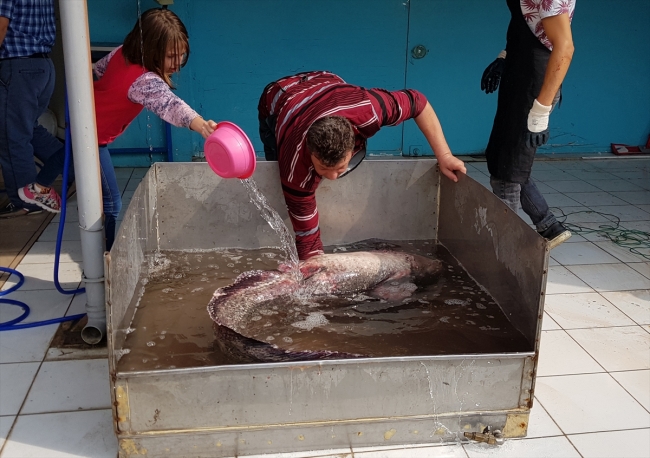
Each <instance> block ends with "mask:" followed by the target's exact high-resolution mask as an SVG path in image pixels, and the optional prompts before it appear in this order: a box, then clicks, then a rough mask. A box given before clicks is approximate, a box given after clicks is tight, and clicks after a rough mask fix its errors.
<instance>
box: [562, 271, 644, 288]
mask: <svg viewBox="0 0 650 458" xmlns="http://www.w3.org/2000/svg"><path fill="white" fill-rule="evenodd" d="M567 269H569V270H570V271H571V272H572V273H573V274H574V275H576V276H577V277H578V278H580V279H581V280H582V281H584V282H585V283H586V284H587V285H589V286H590V287H592V288H593V289H595V290H596V291H628V290H633V289H644V288H647V287H648V286H650V282H649V281H648V279H647V278H646V277H644V276H643V275H641V274H640V273H638V272H637V271H635V270H634V269H632V268H631V267H629V266H627V265H625V264H598V265H591V266H568V267H567Z"/></svg>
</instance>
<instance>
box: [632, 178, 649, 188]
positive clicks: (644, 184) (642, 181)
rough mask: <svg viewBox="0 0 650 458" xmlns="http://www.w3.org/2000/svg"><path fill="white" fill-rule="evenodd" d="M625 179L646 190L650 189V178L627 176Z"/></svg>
mask: <svg viewBox="0 0 650 458" xmlns="http://www.w3.org/2000/svg"><path fill="white" fill-rule="evenodd" d="M627 181H629V182H630V183H633V184H635V185H637V186H638V187H640V188H643V189H645V190H646V191H649V190H650V179H648V178H628V179H627Z"/></svg>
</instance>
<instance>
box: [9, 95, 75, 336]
mask: <svg viewBox="0 0 650 458" xmlns="http://www.w3.org/2000/svg"><path fill="white" fill-rule="evenodd" d="M71 143H72V140H71V136H70V115H69V113H68V97H67V94H66V97H65V160H64V162H63V185H62V189H61V219H60V221H59V231H58V232H57V235H56V249H55V251H54V285H55V286H56V289H57V290H58V291H59V292H60V293H61V294H78V293H83V292H85V291H86V289H85V288H79V289H74V290H64V289H63V288H62V287H61V284H60V283H59V258H60V255H61V241H62V240H63V229H64V227H65V214H66V206H67V200H68V169H69V168H70V151H71V147H70V145H71ZM0 271H2V272H7V273H9V274H13V275H16V276H17V277H18V278H19V280H18V284H16V285H14V286H12V287H11V288H9V289H8V290H6V291H0V297H2V296H6V295H7V294H9V293H12V292H13V291H16V290H17V289H18V288H20V287H21V286H22V285H23V283H25V277H24V275H23V274H21V273H20V272H18V271H17V270H14V269H10V268H9V267H0ZM0 304H8V305H14V306H17V307H21V308H22V309H23V314H22V315H20V316H19V317H18V318H14V319H12V320H9V321H5V322H2V323H0V331H12V330H16V329H27V328H36V327H39V326H47V325H49V324H55V323H62V322H64V321H73V320H78V319H79V318H82V317H84V316H85V315H86V314H85V313H81V314H78V315H70V316H62V317H59V318H52V319H51V320H43V321H35V322H33V323H26V324H18V323H20V322H21V321H23V320H24V319H25V318H27V317H28V316H29V313H30V309H29V306H28V305H27V304H25V303H24V302H21V301H16V300H13V299H1V298H0Z"/></svg>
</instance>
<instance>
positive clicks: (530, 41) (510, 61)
mask: <svg viewBox="0 0 650 458" xmlns="http://www.w3.org/2000/svg"><path fill="white" fill-rule="evenodd" d="M556 1H558V0H556ZM507 3H508V8H509V9H510V14H511V19H510V24H509V26H508V32H507V44H506V49H505V51H502V53H501V54H499V57H497V59H496V60H495V61H494V62H492V63H491V64H490V65H489V66H488V67H487V68H486V70H485V72H484V73H483V77H482V79H481V89H482V90H484V91H485V92H486V93H488V94H489V93H490V92H493V91H494V90H496V89H497V87H498V88H499V97H498V104H497V112H496V115H495V118H494V125H493V127H492V132H491V134H490V139H489V142H488V145H487V148H486V151H485V154H486V157H487V163H488V170H489V172H490V184H491V186H492V190H493V192H494V193H495V194H496V195H497V196H498V197H499V198H500V199H502V200H503V201H504V202H505V203H506V204H507V205H508V206H509V207H510V208H511V209H512V210H513V211H514V212H517V211H518V210H519V207H520V206H521V208H523V210H524V212H525V213H526V214H527V215H528V216H530V218H531V220H532V222H533V224H535V226H536V228H537V231H538V232H539V233H540V234H541V235H542V236H543V237H545V238H546V239H547V240H548V241H549V245H550V248H554V247H555V246H557V245H559V244H560V243H562V242H564V241H565V240H566V239H568V238H569V237H570V236H571V233H570V232H569V231H568V230H567V229H566V228H565V227H564V226H563V225H562V223H560V222H559V221H557V219H556V218H555V215H553V213H552V212H551V211H550V210H549V208H548V204H547V203H546V200H545V199H544V197H543V196H542V194H541V192H540V191H539V189H538V188H537V186H536V185H535V182H534V181H533V179H532V178H531V176H530V173H531V169H532V166H533V159H534V157H535V152H536V151H537V147H538V146H541V145H543V144H545V143H546V142H547V141H548V136H549V130H548V117H549V115H550V112H551V110H552V107H553V106H555V104H556V103H557V102H558V101H559V99H560V95H561V90H560V88H561V83H562V80H563V79H564V75H565V74H566V70H567V69H568V66H569V63H570V61H571V57H572V56H573V40H572V37H571V28H570V18H569V15H568V14H564V16H562V15H558V16H553V17H548V18H546V19H542V20H541V24H542V25H543V26H544V27H545V29H544V31H545V33H546V32H548V40H549V42H550V44H554V45H555V46H553V49H554V51H555V56H554V61H553V63H554V64H556V63H557V64H558V65H553V67H552V69H553V70H554V71H553V70H550V71H549V72H547V68H549V65H548V64H549V60H550V59H552V57H551V56H552V52H553V51H551V50H549V49H548V48H547V47H546V46H545V45H544V44H543V43H542V42H541V41H540V38H538V36H536V35H535V34H534V33H533V31H532V30H531V28H530V27H529V24H528V23H527V22H526V19H525V18H524V15H523V12H522V5H521V2H520V0H507ZM549 21H551V22H550V23H549ZM547 29H548V30H547ZM553 41H556V43H553ZM558 59H560V60H559V61H558ZM559 64H561V66H560V65H559ZM558 69H560V70H561V71H558ZM547 73H548V74H547ZM545 86H546V87H545ZM549 90H551V91H553V92H552V93H551V96H550V97H551V100H548V101H546V103H547V104H548V105H543V104H542V103H540V101H539V100H538V99H541V98H542V95H543V94H545V95H546V97H548V94H549ZM553 94H554V96H553Z"/></svg>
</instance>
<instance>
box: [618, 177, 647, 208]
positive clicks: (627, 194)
mask: <svg viewBox="0 0 650 458" xmlns="http://www.w3.org/2000/svg"><path fill="white" fill-rule="evenodd" d="M648 179H649V180H650V177H649V178H648ZM611 194H612V195H614V196H616V197H617V198H619V199H621V200H623V201H625V202H627V203H628V204H632V205H650V193H648V192H646V191H613V192H612V193H611Z"/></svg>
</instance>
